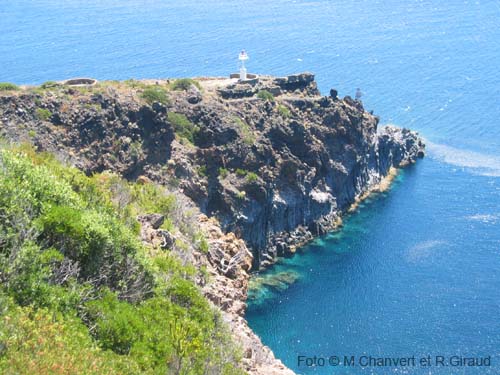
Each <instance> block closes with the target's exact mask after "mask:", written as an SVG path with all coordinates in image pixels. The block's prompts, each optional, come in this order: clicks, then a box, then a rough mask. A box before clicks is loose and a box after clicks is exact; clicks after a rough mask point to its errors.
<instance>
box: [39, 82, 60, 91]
mask: <svg viewBox="0 0 500 375" xmlns="http://www.w3.org/2000/svg"><path fill="white" fill-rule="evenodd" d="M59 86H61V84H59V83H57V82H55V81H47V82H44V83H42V84H41V85H40V88H42V89H44V90H46V89H52V88H56V87H59Z"/></svg>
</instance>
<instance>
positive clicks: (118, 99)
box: [0, 73, 425, 374]
mask: <svg viewBox="0 0 500 375" xmlns="http://www.w3.org/2000/svg"><path fill="white" fill-rule="evenodd" d="M199 83H200V85H201V87H202V92H203V95H201V92H200V91H199V90H198V89H196V90H198V91H196V90H195V89H192V88H190V89H189V90H188V91H171V92H169V93H168V96H169V100H168V102H165V104H161V103H158V102H155V103H153V104H152V105H148V104H146V103H145V102H144V100H143V99H142V97H141V88H140V87H139V88H135V87H130V86H128V85H125V84H121V85H119V86H117V84H116V83H113V84H110V85H109V87H106V83H105V82H101V83H100V85H99V86H91V87H89V88H86V89H85V90H83V91H80V90H78V89H77V88H70V87H65V86H64V85H62V86H60V87H56V88H52V89H50V90H45V91H40V90H32V91H30V90H26V91H20V92H19V93H14V94H12V93H10V94H2V93H0V136H2V137H3V138H4V139H6V140H7V141H14V142H30V143H32V144H33V145H34V146H35V147H36V148H37V149H38V150H41V151H50V152H53V153H54V154H56V156H57V157H58V158H59V159H61V160H64V161H65V162H68V163H71V164H73V165H74V166H76V167H78V168H80V169H82V170H83V171H85V173H87V174H89V175H90V174H93V173H96V172H103V171H105V170H109V171H113V172H115V173H118V174H120V175H122V176H123V177H125V178H127V179H129V180H131V181H139V182H141V183H142V184H144V185H148V184H150V183H152V182H156V183H160V184H164V185H165V186H169V187H170V188H171V189H174V191H175V194H177V196H178V197H179V198H182V199H186V200H188V198H189V201H190V204H191V206H192V207H191V208H190V210H198V211H199V212H201V213H203V214H201V215H200V216H199V220H198V221H199V225H200V226H201V227H202V228H203V231H204V232H205V234H206V237H207V239H208V242H209V250H208V252H207V253H200V252H199V251H197V250H193V249H191V252H188V253H179V254H180V256H182V257H184V258H183V259H186V261H190V262H192V263H194V264H196V265H198V266H199V267H200V268H201V267H202V266H204V267H206V269H207V272H208V274H209V277H208V279H210V281H207V278H205V277H201V276H200V277H199V285H200V287H202V288H203V292H204V293H205V295H206V296H207V298H208V299H210V300H211V301H212V302H213V303H214V304H215V305H217V306H219V307H220V309H221V310H222V312H223V316H224V318H225V320H226V321H227V322H228V324H230V326H231V327H232V332H233V335H235V337H237V340H238V341H239V342H240V343H241V344H242V346H243V349H244V363H245V367H246V370H247V371H248V372H249V373H251V374H293V372H291V371H290V370H289V369H287V368H286V367H285V366H284V365H283V364H282V363H281V362H280V361H279V360H277V359H275V357H274V355H273V354H272V352H271V350H269V348H267V347H265V346H264V345H263V344H262V342H261V341H260V339H259V338H258V337H257V336H256V335H255V334H254V333H253V332H252V331H251V330H250V328H249V327H248V325H247V324H246V321H245V320H244V318H243V314H244V311H245V307H246V298H247V287H248V278H249V271H250V270H251V269H259V268H261V267H265V266H268V265H270V264H272V263H273V262H275V261H276V259H277V258H278V257H279V256H291V255H293V254H294V253H295V251H296V250H297V249H298V248H299V247H300V246H302V245H304V244H305V243H307V242H308V241H310V240H311V239H312V238H313V237H314V236H316V235H321V234H324V233H326V232H327V231H329V230H332V229H333V228H336V227H337V226H339V225H340V223H341V216H342V214H344V213H345V212H347V211H348V210H349V209H351V208H352V207H353V205H355V204H356V203H357V202H359V201H360V199H363V198H364V197H366V196H367V195H368V193H369V192H370V191H373V190H383V189H385V188H386V187H387V185H388V182H387V181H389V180H390V178H391V177H393V176H394V174H395V173H396V172H395V170H396V168H400V167H405V166H408V165H410V164H412V163H414V162H415V161H416V160H417V159H418V158H419V157H422V156H424V153H425V146H424V144H423V142H422V140H421V138H420V137H419V136H418V134H417V133H415V132H413V131H410V130H408V129H400V128H396V127H393V126H386V127H382V128H381V127H379V119H378V117H376V116H374V115H373V114H372V113H369V112H366V111H365V110H364V108H363V104H362V102H361V101H359V100H353V99H352V98H350V97H345V98H344V99H339V98H338V93H337V92H336V90H331V92H330V96H326V97H323V96H321V95H320V93H319V91H318V89H317V85H316V82H315V81H314V75H312V74H310V73H302V74H295V75H290V76H287V77H269V76H260V77H258V78H256V79H253V80H250V81H248V82H245V83H235V81H234V80H229V79H208V78H207V79H202V80H200V81H199ZM147 84H154V85H155V87H156V85H164V86H163V87H165V89H168V87H169V86H168V81H165V82H160V81H156V82H154V83H151V82H148V83H147ZM262 90H266V91H269V92H271V93H272V94H273V96H274V98H271V99H272V100H271V99H260V98H258V97H257V95H256V94H257V93H258V92H259V91H262ZM40 109H44V110H45V111H40ZM47 111H48V112H50V116H48V115H47V114H48V113H47ZM40 113H42V114H45V115H44V116H40ZM138 220H139V221H140V223H141V233H140V235H141V239H142V241H144V242H145V243H147V244H149V245H150V246H153V247H154V248H155V249H159V250H161V251H164V250H167V249H168V250H170V251H181V250H182V249H177V248H176V246H175V244H176V242H177V240H178V239H179V238H177V237H176V236H178V233H175V235H174V234H172V233H170V232H168V231H166V230H164V229H161V225H162V223H163V220H164V218H163V216H162V215H159V214H155V213H152V214H149V215H144V216H141V217H139V218H138ZM189 241H190V239H187V238H185V239H184V242H185V243H189ZM188 258H189V259H188ZM283 277H285V279H286V278H287V277H289V276H288V275H284V276H283ZM282 284H283V285H284V283H280V284H279V285H282Z"/></svg>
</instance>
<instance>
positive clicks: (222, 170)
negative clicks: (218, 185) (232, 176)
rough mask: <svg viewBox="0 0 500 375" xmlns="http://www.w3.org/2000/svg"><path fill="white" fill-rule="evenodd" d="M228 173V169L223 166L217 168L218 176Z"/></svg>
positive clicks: (224, 175)
mask: <svg viewBox="0 0 500 375" xmlns="http://www.w3.org/2000/svg"><path fill="white" fill-rule="evenodd" d="M228 174H229V171H228V170H227V169H226V168H223V167H220V168H219V176H221V177H222V178H226V177H227V175H228Z"/></svg>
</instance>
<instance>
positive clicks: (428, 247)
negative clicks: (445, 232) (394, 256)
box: [407, 240, 446, 263]
mask: <svg viewBox="0 0 500 375" xmlns="http://www.w3.org/2000/svg"><path fill="white" fill-rule="evenodd" d="M444 244H446V241H442V240H428V241H423V242H420V243H418V244H416V245H415V246H412V247H411V248H410V249H409V250H408V253H407V260H408V261H410V262H412V263H413V262H418V261H419V260H422V259H425V258H428V257H429V256H431V255H432V254H433V252H434V251H436V249H437V248H439V247H440V246H442V245H444Z"/></svg>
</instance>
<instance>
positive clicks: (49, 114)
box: [36, 108, 52, 121]
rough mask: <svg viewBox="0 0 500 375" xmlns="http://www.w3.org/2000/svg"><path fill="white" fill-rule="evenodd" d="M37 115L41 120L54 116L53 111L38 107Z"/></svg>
mask: <svg viewBox="0 0 500 375" xmlns="http://www.w3.org/2000/svg"><path fill="white" fill-rule="evenodd" d="M36 117H38V119H39V120H42V121H48V120H49V119H50V118H51V117H52V112H50V111H49V110H48V109H46V108H37V109H36Z"/></svg>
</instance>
